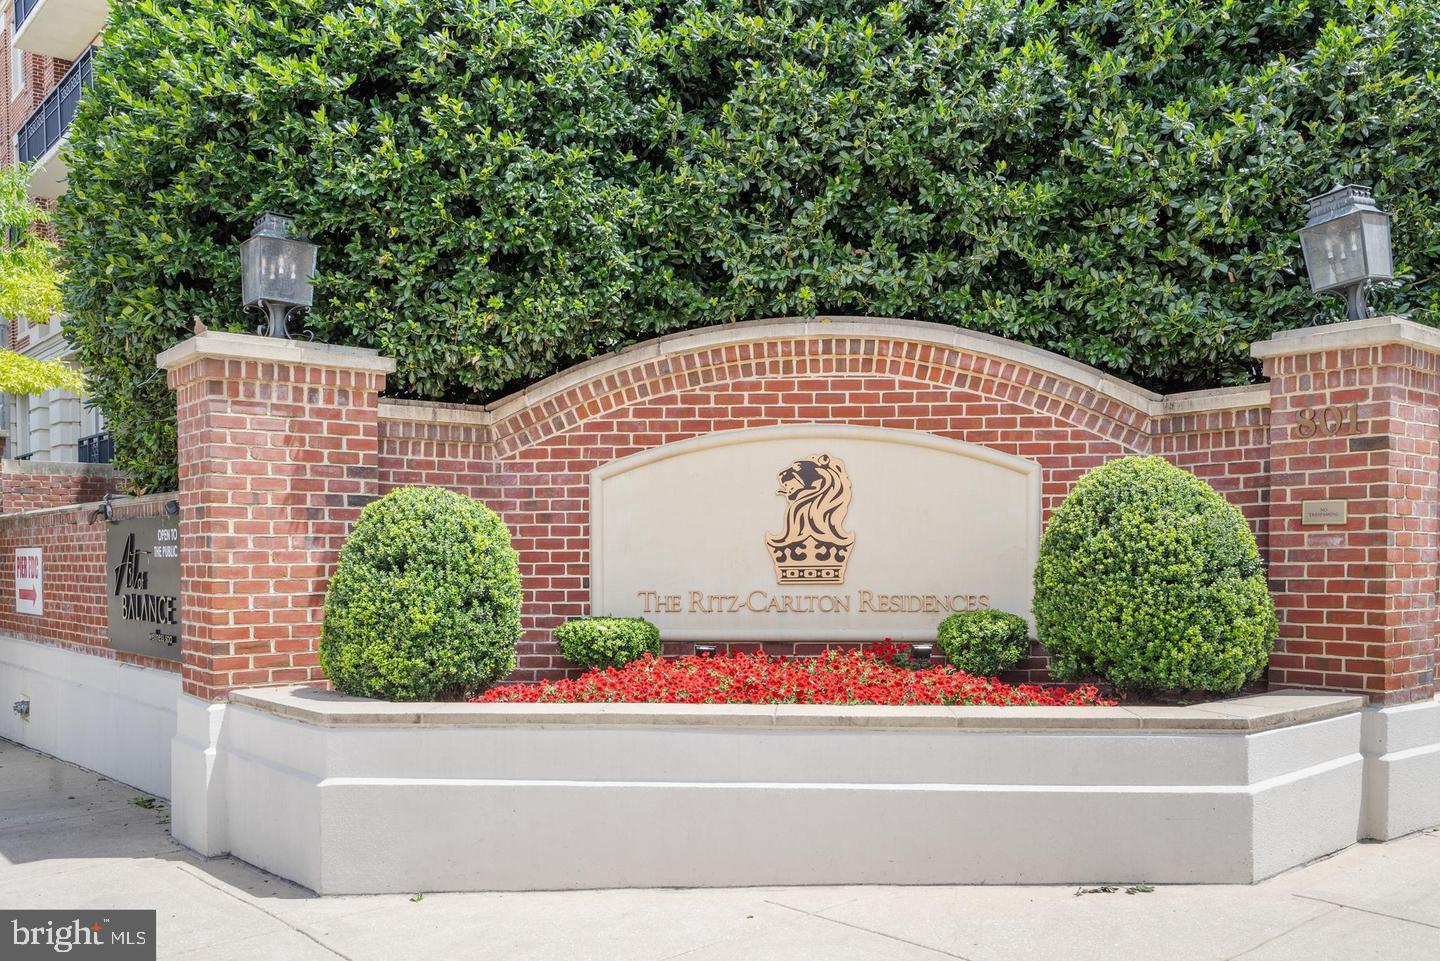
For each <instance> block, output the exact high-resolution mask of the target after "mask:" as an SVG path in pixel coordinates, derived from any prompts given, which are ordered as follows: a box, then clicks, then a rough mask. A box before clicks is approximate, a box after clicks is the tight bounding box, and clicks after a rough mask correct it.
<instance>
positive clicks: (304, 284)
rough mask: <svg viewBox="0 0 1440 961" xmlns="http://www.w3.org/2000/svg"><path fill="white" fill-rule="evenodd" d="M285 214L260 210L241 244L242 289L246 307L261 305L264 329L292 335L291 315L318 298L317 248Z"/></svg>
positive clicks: (273, 334)
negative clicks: (315, 281) (313, 281)
mask: <svg viewBox="0 0 1440 961" xmlns="http://www.w3.org/2000/svg"><path fill="white" fill-rule="evenodd" d="M294 228H295V221H294V220H292V219H291V218H289V217H286V216H284V215H283V214H261V215H260V216H259V217H258V218H257V219H256V221H255V229H254V230H252V231H250V236H249V237H248V238H247V239H246V240H245V242H244V243H242V244H241V245H240V293H241V297H242V298H243V299H244V301H245V307H246V309H249V308H252V307H259V308H261V309H263V310H264V311H265V312H266V313H267V315H268V317H269V320H268V323H267V325H266V328H265V333H266V334H267V335H268V336H270V337H289V336H290V330H289V326H288V324H289V320H290V315H291V314H292V313H293V312H295V311H298V310H302V309H306V308H308V307H310V305H311V304H313V303H314V302H315V288H314V286H312V284H311V282H310V278H312V277H313V276H314V275H315V253H316V251H317V250H318V248H317V247H316V246H315V245H314V244H312V243H311V242H310V241H309V240H307V239H306V238H305V236H304V235H303V234H297V233H296V232H295V229H294Z"/></svg>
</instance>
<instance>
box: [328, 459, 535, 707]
mask: <svg viewBox="0 0 1440 961" xmlns="http://www.w3.org/2000/svg"><path fill="white" fill-rule="evenodd" d="M519 640H520V572H519V564H518V558H517V556H516V553H515V551H514V549H512V548H511V546H510V531H509V529H508V528H506V526H505V523H504V522H503V521H501V520H500V518H499V517H498V516H497V515H496V514H495V512H494V511H492V510H490V509H489V508H488V507H486V506H485V505H484V504H481V503H480V502H479V501H475V500H471V499H470V498H468V497H464V496H462V495H460V494H456V493H454V492H452V491H448V490H444V489H442V488H439V487H407V488H401V489H400V490H396V491H392V492H390V493H389V494H386V495H385V496H384V497H382V498H380V499H379V500H377V501H373V502H371V503H370V504H369V505H367V506H366V508H365V510H364V511H362V512H361V514H360V520H359V521H358V522H356V524H355V529H354V530H353V531H351V532H350V537H349V538H348V539H347V540H346V541H345V546H344V547H343V548H342V549H341V551H340V563H339V565H338V566H337V567H336V569H335V576H334V577H332V578H331V579H330V588H329V593H328V594H326V596H325V624H324V627H323V628H322V632H321V635H320V666H321V667H322V668H324V670H325V674H326V676H327V677H329V678H330V680H331V681H332V682H334V684H335V687H336V688H337V689H339V690H341V691H343V692H345V693H346V694H355V695H359V696H363V697H378V698H383V699H385V700H387V701H431V700H457V699H459V698H462V697H464V696H465V695H466V694H470V693H473V692H475V691H480V690H483V689H485V688H486V687H488V686H489V685H491V684H493V683H494V682H495V681H497V680H499V679H500V678H502V677H504V676H505V675H506V674H509V673H510V671H511V670H513V669H514V667H515V645H516V643H517V642H518V641H519Z"/></svg>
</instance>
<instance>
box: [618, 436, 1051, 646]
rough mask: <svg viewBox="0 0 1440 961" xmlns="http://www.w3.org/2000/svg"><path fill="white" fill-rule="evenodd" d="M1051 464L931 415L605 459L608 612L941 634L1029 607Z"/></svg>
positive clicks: (712, 627) (708, 626)
mask: <svg viewBox="0 0 1440 961" xmlns="http://www.w3.org/2000/svg"><path fill="white" fill-rule="evenodd" d="M1039 542H1040V467H1039V465H1038V464H1036V463H1034V462H1033V461H1028V460H1025V459H1022V458H1020V457H1015V456H1011V455H1008V454H1003V453H999V452H997V451H993V450H990V449H988V448H984V447H979V446H976V445H972V444H965V443H962V442H960V441H956V440H950V439H948V438H944V437H937V436H935V435H932V434H926V433H923V432H919V431H903V430H884V429H879V428H867V427H851V426H844V425H808V426H795V427H767V428H758V429H749V430H743V431H730V432H724V433H717V434H709V435H706V436H704V437H700V438H696V439H694V440H687V441H681V442H678V443H675V444H670V445H667V446H664V447H660V448H656V449H654V450H649V451H645V452H643V453H640V454H636V455H634V456H632V457H628V458H624V459H622V460H618V461H615V462H613V463H610V464H606V465H604V466H603V467H600V468H598V469H596V470H595V471H594V472H593V473H592V474H591V488H590V551H591V553H590V577H591V580H590V601H591V611H592V612H593V613H595V614H612V615H638V616H641V617H645V618H648V619H649V620H651V621H652V622H654V623H655V624H656V625H657V626H658V627H659V628H660V632H661V634H662V635H663V636H665V637H667V638H670V639H673V640H734V641H743V640H815V641H829V640H850V641H854V640H874V641H879V640H882V639H883V638H886V637H889V638H892V639H894V640H897V641H901V640H912V641H913V640H933V639H934V637H935V628H936V626H937V625H939V623H940V621H941V620H943V619H944V618H945V616H946V615H947V614H949V613H950V612H952V611H963V610H979V609H983V608H995V609H999V610H1005V611H1012V612H1014V613H1017V614H1020V615H1022V616H1025V617H1027V618H1028V617H1029V616H1030V601H1031V575H1032V571H1033V569H1034V565H1035V557H1036V553H1037V551H1038V548H1039Z"/></svg>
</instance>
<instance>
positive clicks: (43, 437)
mask: <svg viewBox="0 0 1440 961" xmlns="http://www.w3.org/2000/svg"><path fill="white" fill-rule="evenodd" d="M108 16H109V4H108V2H107V0H10V3H9V4H8V5H7V7H6V9H5V14H4V38H5V50H6V51H7V53H8V54H9V64H8V66H9V69H8V70H6V71H5V77H4V90H5V103H6V104H7V109H5V110H4V111H3V112H0V117H3V123H4V124H5V129H4V131H3V134H4V136H3V137H0V162H3V163H7V164H13V163H25V164H34V174H33V176H32V177H31V180H30V193H31V196H33V197H34V198H36V199H37V200H38V201H39V202H40V203H41V204H43V205H53V204H54V203H55V201H56V200H57V199H58V198H59V197H60V195H61V194H63V193H64V192H65V183H66V176H67V175H68V173H69V170H68V169H67V168H66V166H65V162H64V160H63V159H62V157H61V148H62V147H63V146H64V144H65V139H66V132H67V131H68V129H69V127H70V122H71V120H72V119H73V118H74V116H75V107H76V105H77V104H78V103H79V102H80V98H81V97H82V96H83V95H84V92H85V90H86V89H87V88H88V87H89V86H90V82H91V78H92V73H91V54H92V51H93V50H94V48H95V45H96V44H97V43H98V42H99V39H100V33H101V31H102V30H103V29H104V27H105V21H106V19H107V18H108ZM4 342H5V344H6V346H8V347H9V348H10V349H12V350H15V351H18V352H20V353H22V354H28V355H30V356H33V357H38V358H43V359H53V358H64V357H67V356H69V355H70V353H71V351H70V347H69V345H68V344H66V342H65V338H64V335H63V334H62V332H61V323H60V318H59V317H50V318H45V319H39V318H26V317H13V318H6V324H5V331H4ZM0 405H3V408H0V428H3V429H4V430H6V431H7V432H8V435H9V436H8V438H7V439H6V444H5V452H4V453H5V456H7V457H17V458H22V459H34V460H44V461H72V462H73V461H81V462H90V463H100V462H106V461H109V460H110V457H111V452H112V450H113V445H112V443H111V441H110V437H109V434H108V433H107V432H106V431H105V430H104V423H103V419H102V418H101V415H100V412H99V411H98V410H95V409H94V408H92V407H89V406H88V405H87V404H86V403H85V402H84V400H83V399H82V398H81V397H79V396H78V395H76V394H74V393H71V392H69V391H59V390H56V391H49V392H47V393H45V394H40V395H35V396H28V397H27V396H19V395H4V396H3V400H0Z"/></svg>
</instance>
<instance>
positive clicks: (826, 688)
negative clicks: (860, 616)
mask: <svg viewBox="0 0 1440 961" xmlns="http://www.w3.org/2000/svg"><path fill="white" fill-rule="evenodd" d="M906 653H907V651H906V649H905V648H904V647H902V646H901V645H898V644H892V643H890V640H889V638H886V640H885V643H883V644H875V645H872V646H871V647H869V648H867V649H865V650H838V649H831V650H828V651H826V652H825V653H824V654H822V655H820V656H819V657H815V658H796V659H789V660H786V659H781V658H771V657H768V656H766V655H765V654H764V653H756V654H725V655H717V656H705V657H696V656H693V655H692V656H690V657H681V658H674V659H670V660H667V659H664V658H658V657H652V656H650V655H648V654H647V655H646V656H645V657H643V658H641V659H640V660H638V661H635V662H633V663H631V664H628V665H626V666H625V667H620V668H614V667H612V668H604V669H595V670H591V671H587V672H585V673H584V674H582V675H580V676H579V677H576V678H570V679H567V680H563V681H546V682H543V683H540V684H509V685H505V686H503V687H496V688H491V689H490V690H489V691H486V692H485V693H484V694H483V695H481V696H480V697H478V698H475V700H476V701H480V702H484V703H492V704H493V703H525V704H540V703H544V704H575V703H583V704H593V703H604V702H617V701H618V702H640V703H650V704H897V705H906V704H990V705H1009V704H1032V705H1051V706H1066V705H1108V704H1112V703H1114V702H1113V701H1107V700H1105V699H1103V698H1101V697H1100V692H1099V691H1098V690H1096V689H1095V688H1094V687H1079V688H1075V689H1074V690H1068V689H1066V688H1063V687H1053V686H1052V687H1044V686H1039V685H1034V684H1019V685H1010V684H1005V683H1003V682H1001V681H998V680H996V679H995V678H990V677H975V676H974V675H971V674H965V673H962V672H960V671H957V670H955V669H954V668H952V667H949V666H944V667H932V668H928V669H926V670H923V671H914V670H909V669H907V668H905V667H902V666H897V665H896V663H895V662H896V661H897V660H898V659H903V657H904V656H905V655H906Z"/></svg>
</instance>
